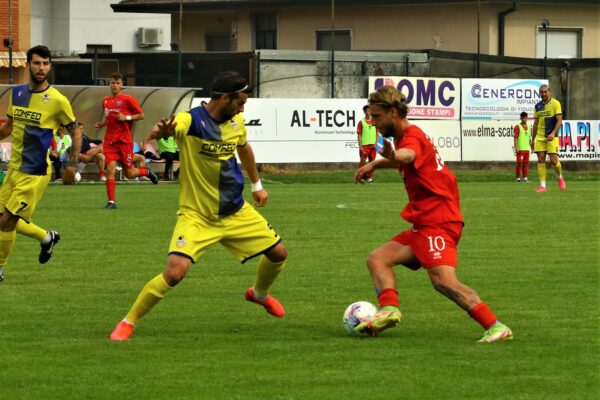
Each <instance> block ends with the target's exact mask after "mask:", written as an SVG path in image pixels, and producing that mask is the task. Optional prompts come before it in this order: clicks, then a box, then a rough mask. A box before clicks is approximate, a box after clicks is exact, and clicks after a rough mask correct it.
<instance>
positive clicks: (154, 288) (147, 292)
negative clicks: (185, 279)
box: [125, 273, 172, 325]
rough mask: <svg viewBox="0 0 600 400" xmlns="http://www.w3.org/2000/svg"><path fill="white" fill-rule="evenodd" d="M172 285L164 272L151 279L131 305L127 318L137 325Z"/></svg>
mask: <svg viewBox="0 0 600 400" xmlns="http://www.w3.org/2000/svg"><path fill="white" fill-rule="evenodd" d="M171 289H172V287H171V286H169V285H168V284H167V281H165V278H164V277H163V275H162V273H161V274H159V275H157V276H155V277H154V278H153V279H151V280H150V281H149V282H148V283H146V286H144V288H143V289H142V291H141V292H140V294H139V295H138V297H137V299H136V300H135V302H134V303H133V306H131V309H130V310H129V312H128V313H127V316H126V317H125V319H126V320H127V322H129V323H130V324H133V325H135V324H136V323H137V322H138V320H139V319H140V318H142V317H143V316H144V315H146V314H147V313H148V312H149V311H150V310H152V308H153V307H154V306H155V305H156V304H157V303H158V302H159V301H161V300H162V298H163V297H165V293H167V292H168V291H169V290H171Z"/></svg>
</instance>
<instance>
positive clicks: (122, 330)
mask: <svg viewBox="0 0 600 400" xmlns="http://www.w3.org/2000/svg"><path fill="white" fill-rule="evenodd" d="M133 328H134V326H133V325H131V324H130V323H127V322H125V321H121V322H119V323H118V324H117V326H116V327H115V329H114V330H113V331H112V333H111V334H110V340H118V341H121V340H127V339H129V337H130V336H131V334H132V333H133Z"/></svg>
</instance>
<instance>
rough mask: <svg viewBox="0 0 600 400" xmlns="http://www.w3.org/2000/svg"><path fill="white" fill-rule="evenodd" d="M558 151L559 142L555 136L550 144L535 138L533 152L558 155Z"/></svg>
mask: <svg viewBox="0 0 600 400" xmlns="http://www.w3.org/2000/svg"><path fill="white" fill-rule="evenodd" d="M559 149H560V142H559V141H558V136H555V137H554V139H552V140H551V141H550V142H549V141H547V140H546V139H539V138H535V144H534V145H533V152H534V153H537V152H539V151H545V152H546V153H548V154H558V153H559Z"/></svg>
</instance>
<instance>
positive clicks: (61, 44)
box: [31, 0, 171, 55]
mask: <svg viewBox="0 0 600 400" xmlns="http://www.w3.org/2000/svg"><path fill="white" fill-rule="evenodd" d="M111 3H114V0H31V43H32V45H37V44H43V45H46V46H48V47H49V48H50V49H51V50H52V51H53V52H55V53H56V54H58V55H69V54H77V53H85V51H86V47H87V45H88V44H108V45H112V50H113V52H132V51H156V50H169V49H170V46H169V43H170V42H171V17H170V15H169V14H141V13H114V12H113V10H112V8H110V4H111ZM140 27H144V28H146V27H150V28H162V30H163V41H162V45H161V46H157V47H147V48H140V47H138V46H137V39H136V34H137V30H138V28H140Z"/></svg>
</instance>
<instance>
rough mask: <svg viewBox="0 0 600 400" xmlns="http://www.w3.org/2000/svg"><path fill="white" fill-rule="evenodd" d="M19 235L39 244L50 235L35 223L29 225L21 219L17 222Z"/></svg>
mask: <svg viewBox="0 0 600 400" xmlns="http://www.w3.org/2000/svg"><path fill="white" fill-rule="evenodd" d="M17 233H18V234H20V235H24V236H27V237H30V238H32V239H36V240H37V241H38V242H41V241H42V240H44V239H45V238H46V235H47V234H48V232H47V231H46V230H45V229H42V228H40V227H39V226H37V225H36V224H34V223H33V222H29V223H27V222H25V221H23V220H22V219H19V222H17Z"/></svg>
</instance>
